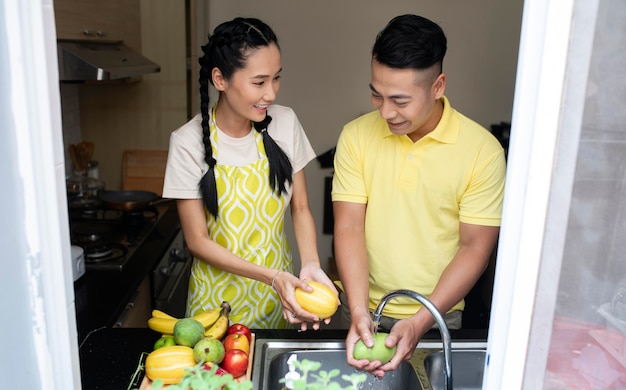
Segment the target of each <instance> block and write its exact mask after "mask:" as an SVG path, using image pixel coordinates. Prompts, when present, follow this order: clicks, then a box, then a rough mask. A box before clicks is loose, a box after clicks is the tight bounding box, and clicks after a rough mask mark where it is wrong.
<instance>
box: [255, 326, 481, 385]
mask: <svg viewBox="0 0 626 390" xmlns="http://www.w3.org/2000/svg"><path fill="white" fill-rule="evenodd" d="M486 346H487V343H486V342H483V341H473V342H465V341H462V342H455V341H453V342H452V354H451V356H452V384H453V388H454V389H464V390H469V389H481V387H482V377H483V370H484V368H483V367H484V362H485V355H486V353H485V350H486ZM417 349H418V350H420V351H422V352H421V353H419V354H418V353H417V351H416V356H421V357H420V359H419V360H420V361H419V362H414V361H413V360H414V359H412V361H411V362H408V361H403V362H402V364H401V365H400V367H399V368H398V369H397V370H395V371H393V372H388V373H386V374H385V376H384V377H383V379H382V380H379V379H377V378H376V377H374V376H372V375H369V374H368V376H367V382H366V383H365V384H364V385H362V386H359V389H362V390H366V389H391V390H395V389H411V390H413V389H415V390H422V389H423V387H422V385H421V383H420V379H419V378H422V382H424V383H425V384H424V389H428V388H430V387H429V386H428V385H427V383H426V382H428V381H429V382H430V385H431V386H432V389H433V390H438V389H443V383H444V380H443V367H444V356H443V351H442V350H441V341H420V343H419V344H418V345H417ZM293 354H295V355H297V359H298V360H303V359H308V360H312V361H317V362H320V363H322V367H321V369H320V370H325V371H330V370H332V369H339V370H340V372H341V375H350V374H352V373H357V372H358V371H357V370H356V369H354V368H353V367H351V366H349V365H348V363H347V362H346V350H345V343H344V341H343V340H336V339H333V340H329V339H319V340H288V339H278V340H277V339H262V338H261V339H257V340H256V343H255V352H254V358H253V362H252V378H251V379H252V382H253V383H254V388H255V389H258V390H281V389H282V388H283V386H284V384H282V383H280V382H279V381H280V380H281V379H282V378H284V377H285V374H286V373H287V372H289V367H288V365H287V359H289V357H290V356H291V355H293ZM422 359H423V363H422ZM411 363H414V364H411ZM414 367H415V368H414ZM416 370H418V371H419V372H418V373H416ZM341 375H340V376H339V377H337V378H335V379H334V380H335V381H337V382H339V383H340V385H341V386H342V387H346V386H348V385H349V383H348V382H345V381H343V380H342V379H341Z"/></svg>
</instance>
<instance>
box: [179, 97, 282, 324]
mask: <svg viewBox="0 0 626 390" xmlns="http://www.w3.org/2000/svg"><path fill="white" fill-rule="evenodd" d="M211 118H215V107H213V115H212V116H211ZM217 133H218V132H217V129H216V125H215V121H214V120H213V119H211V123H210V137H211V145H212V148H213V156H214V157H217V150H216V147H215V146H216V145H217ZM255 138H256V143H257V148H258V150H259V155H260V158H259V159H258V160H256V161H255V162H253V163H251V164H248V165H244V166H226V165H220V164H217V165H216V166H215V181H216V185H217V196H218V218H217V220H216V219H215V218H213V216H211V215H210V214H209V213H208V211H207V227H208V231H209V237H211V239H212V240H214V241H216V242H217V243H218V244H220V245H221V246H223V247H224V248H226V249H228V250H229V251H231V252H232V253H234V254H235V255H237V256H239V257H241V258H242V259H244V260H247V261H250V262H253V263H255V264H258V265H262V266H265V267H269V268H273V269H277V270H278V269H281V270H283V271H286V272H290V273H291V272H293V270H292V259H291V253H290V251H289V245H288V243H287V237H286V235H285V232H284V213H285V210H286V207H287V204H286V202H285V199H284V197H283V196H282V194H281V196H277V195H276V193H275V192H274V191H272V189H271V188H270V186H269V183H268V172H269V162H268V159H267V156H266V153H265V147H264V146H263V137H262V135H261V134H260V133H259V132H257V131H255ZM222 301H228V302H229V303H230V305H231V307H232V311H231V314H230V320H231V323H237V322H239V323H243V324H245V325H247V326H248V327H250V328H256V329H278V328H285V327H288V323H287V322H286V321H285V320H284V319H283V315H282V308H281V305H280V300H279V298H278V295H277V294H276V291H274V289H273V288H271V287H270V286H268V285H267V284H265V283H262V282H259V281H256V280H253V279H248V278H244V277H240V276H237V275H235V274H232V273H228V272H224V271H222V270H221V269H218V268H215V267H212V266H210V265H208V264H207V263H205V262H203V261H201V260H199V259H194V262H193V266H192V270H191V278H190V283H189V293H188V297H187V316H190V315H193V314H196V313H198V312H201V311H204V310H209V309H211V308H214V307H216V306H219V305H220V303H221V302H222Z"/></svg>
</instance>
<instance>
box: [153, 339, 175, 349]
mask: <svg viewBox="0 0 626 390" xmlns="http://www.w3.org/2000/svg"><path fill="white" fill-rule="evenodd" d="M172 345H176V341H174V336H163V337H161V338H160V339H158V340H157V341H156V343H154V349H159V348H163V347H170V346H172Z"/></svg>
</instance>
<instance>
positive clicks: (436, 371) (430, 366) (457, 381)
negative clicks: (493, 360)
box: [424, 349, 486, 390]
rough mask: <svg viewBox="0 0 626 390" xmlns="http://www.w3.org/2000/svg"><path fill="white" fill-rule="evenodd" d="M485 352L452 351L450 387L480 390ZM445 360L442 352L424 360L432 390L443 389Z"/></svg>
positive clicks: (476, 350) (473, 350)
mask: <svg viewBox="0 0 626 390" xmlns="http://www.w3.org/2000/svg"><path fill="white" fill-rule="evenodd" d="M485 356H486V351H485V350H484V349H467V350H465V349H456V350H452V386H453V388H454V389H455V390H456V389H463V390H480V389H482V384H483V372H484V367H485ZM444 367H445V360H444V356H443V351H437V352H432V353H430V354H428V355H427V356H426V358H424V368H425V370H426V375H427V376H428V381H429V382H430V385H431V386H432V388H433V390H440V389H445V387H444Z"/></svg>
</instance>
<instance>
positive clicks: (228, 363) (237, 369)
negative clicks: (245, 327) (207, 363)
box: [220, 349, 248, 378]
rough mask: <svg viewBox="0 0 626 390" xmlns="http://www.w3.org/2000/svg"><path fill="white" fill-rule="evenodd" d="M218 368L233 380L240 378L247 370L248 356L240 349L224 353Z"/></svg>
mask: <svg viewBox="0 0 626 390" xmlns="http://www.w3.org/2000/svg"><path fill="white" fill-rule="evenodd" d="M220 367H222V368H223V369H224V370H226V372H228V373H229V374H230V375H232V376H234V377H235V378H237V377H240V376H242V375H243V374H245V372H246V370H247V369H248V354H247V353H245V352H244V351H242V350H241V349H231V350H230V351H226V354H225V355H224V360H222V363H221V364H220Z"/></svg>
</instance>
